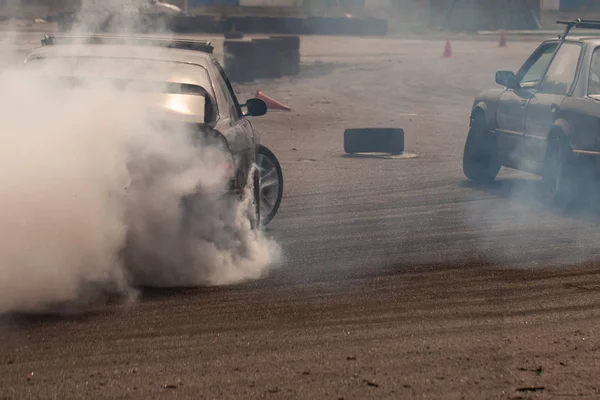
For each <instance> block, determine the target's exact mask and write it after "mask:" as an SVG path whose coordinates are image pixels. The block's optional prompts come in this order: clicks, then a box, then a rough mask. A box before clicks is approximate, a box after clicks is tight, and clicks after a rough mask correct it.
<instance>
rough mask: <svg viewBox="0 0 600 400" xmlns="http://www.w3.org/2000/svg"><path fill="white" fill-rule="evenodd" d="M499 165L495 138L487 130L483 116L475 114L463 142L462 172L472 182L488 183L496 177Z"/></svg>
mask: <svg viewBox="0 0 600 400" xmlns="http://www.w3.org/2000/svg"><path fill="white" fill-rule="evenodd" d="M501 167H502V165H501V164H500V162H499V161H498V152H497V148H496V138H495V137H494V136H493V135H491V134H490V133H489V132H487V130H486V121H485V116H483V115H482V114H476V115H475V116H474V118H473V121H472V122H471V129H469V134H468V135H467V141H466V143H465V150H464V153H463V172H464V174H465V176H466V177H467V178H469V179H470V180H472V181H473V182H476V183H490V182H492V181H493V180H494V179H496V176H498V173H499V172H500V168H501Z"/></svg>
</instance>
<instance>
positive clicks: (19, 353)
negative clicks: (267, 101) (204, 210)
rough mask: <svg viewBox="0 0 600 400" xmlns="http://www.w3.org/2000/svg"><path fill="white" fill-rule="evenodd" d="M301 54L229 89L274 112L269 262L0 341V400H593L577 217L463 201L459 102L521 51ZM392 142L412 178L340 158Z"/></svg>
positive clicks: (406, 46)
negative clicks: (289, 66) (366, 143)
mask: <svg viewBox="0 0 600 400" xmlns="http://www.w3.org/2000/svg"><path fill="white" fill-rule="evenodd" d="M452 46H453V51H454V58H452V59H442V58H441V57H440V56H441V54H442V52H443V49H444V42H443V41H425V40H412V41H410V40H399V39H390V38H383V39H382V38H369V39H348V38H316V37H314V38H303V42H302V49H303V65H302V74H301V76H300V77H297V78H284V79H280V80H277V81H265V82H254V83H253V84H251V85H238V86H237V87H236V88H237V90H238V91H239V92H240V96H241V97H242V98H245V97H249V96H251V95H252V93H253V92H254V91H255V90H256V89H260V90H262V91H264V92H265V93H267V94H269V95H271V96H272V97H274V98H276V99H278V100H280V101H282V102H284V103H286V104H288V105H290V106H291V107H292V110H293V111H292V112H287V113H286V112H272V113H270V114H269V115H267V116H265V117H263V118H261V119H256V120H255V121H254V122H253V123H254V124H255V126H256V127H257V128H259V129H260V130H261V132H262V141H263V142H264V143H265V144H266V145H267V146H268V147H270V148H271V149H272V150H273V151H274V152H275V154H277V156H278V157H279V158H280V161H281V163H282V166H283V169H284V174H285V197H284V200H283V204H282V206H281V209H280V212H279V214H278V215H277V217H276V219H275V220H274V221H273V222H272V224H271V225H269V235H271V236H273V237H275V238H276V239H277V240H278V242H279V243H280V244H281V246H282V248H283V249H284V252H285V257H286V259H285V261H284V262H283V263H282V265H281V266H280V267H279V268H277V269H275V270H273V271H271V273H270V274H269V276H267V277H266V278H265V279H262V280H258V281H254V282H249V283H245V284H241V285H236V286H232V287H219V288H194V289H181V290H149V291H146V292H144V294H143V297H142V299H141V300H140V301H139V302H138V303H137V304H135V305H134V306H133V307H131V308H128V309H121V308H114V307H107V308H106V309H105V310H101V311H99V312H97V313H93V314H91V315H86V316H76V317H64V316H62V317H58V316H57V317H31V316H19V317H11V318H5V319H3V320H2V322H1V323H0V398H2V399H24V398H60V399H66V398H144V399H148V398H194V399H205V398H206V399H213V398H243V399H249V398H333V399H369V398H377V399H381V398H394V399H396V398H445V399H446V398H447V399H454V398H502V399H525V398H571V397H582V398H596V397H597V396H598V395H599V394H600V384H599V383H598V376H599V373H600V361H599V358H598V356H599V355H600V351H599V349H600V347H599V345H600V340H599V339H598V322H599V321H600V317H599V313H600V303H599V300H600V284H599V282H598V278H599V274H600V273H599V272H598V270H597V268H595V265H594V264H595V263H594V260H595V258H596V256H597V254H598V251H599V250H600V245H599V244H598V243H600V242H599V241H598V238H599V236H600V234H599V233H598V229H597V227H598V218H597V213H596V211H595V210H594V207H587V206H586V207H582V208H581V209H580V210H576V211H575V212H573V213H570V214H568V215H563V214H561V213H558V212H556V211H554V210H552V209H551V208H548V207H546V206H544V204H543V201H542V200H541V199H540V198H539V196H538V195H537V194H536V193H537V192H536V190H537V188H538V186H539V182H538V180H537V179H536V178H535V177H532V176H530V175H527V174H523V173H517V172H514V171H503V172H502V174H501V176H500V178H499V181H498V182H497V183H496V184H494V185H491V186H489V187H476V186H474V185H471V184H469V183H468V182H467V181H466V180H465V178H464V177H463V175H462V170H461V157H462V149H463V145H464V140H465V137H466V133H467V127H468V115H469V110H470V106H471V102H472V99H473V96H474V95H475V94H476V93H477V92H478V91H479V90H483V89H485V88H488V87H491V86H493V78H494V72H495V70H496V69H499V68H512V69H516V68H517V67H518V66H519V65H520V64H521V63H522V61H523V60H524V59H525V57H526V56H527V55H528V54H529V53H530V52H531V51H532V50H533V49H534V48H535V47H536V43H533V42H528V43H509V47H508V48H498V46H497V43H495V42H485V41H454V42H452ZM370 126H374V127H377V126H390V127H402V128H404V129H405V132H406V150H407V151H408V152H411V153H415V154H417V155H418V157H417V158H412V159H391V160H390V159H376V158H360V159H359V158H351V157H346V156H344V154H343V143H342V137H343V131H344V129H345V128H348V127H370Z"/></svg>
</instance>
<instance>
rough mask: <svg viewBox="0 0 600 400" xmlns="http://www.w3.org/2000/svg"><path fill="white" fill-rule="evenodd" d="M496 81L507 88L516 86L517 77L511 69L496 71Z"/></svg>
mask: <svg viewBox="0 0 600 400" xmlns="http://www.w3.org/2000/svg"><path fill="white" fill-rule="evenodd" d="M496 83H497V84H498V85H502V86H506V87H507V88H509V89H515V88H516V87H518V83H519V82H518V78H517V76H516V75H515V73H514V72H512V71H496Z"/></svg>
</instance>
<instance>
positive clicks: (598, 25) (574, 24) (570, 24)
mask: <svg viewBox="0 0 600 400" xmlns="http://www.w3.org/2000/svg"><path fill="white" fill-rule="evenodd" d="M556 23H557V24H559V25H566V27H565V32H564V33H563V34H562V36H559V37H558V38H559V39H560V40H565V39H566V38H567V35H568V34H569V32H571V29H573V28H579V29H600V20H594V19H581V18H577V19H576V20H573V21H562V20H558V21H556Z"/></svg>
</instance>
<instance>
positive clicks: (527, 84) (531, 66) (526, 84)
mask: <svg viewBox="0 0 600 400" xmlns="http://www.w3.org/2000/svg"><path fill="white" fill-rule="evenodd" d="M557 47H558V43H556V42H552V43H547V44H545V45H543V46H542V47H540V48H539V49H538V51H537V52H536V53H534V54H533V56H532V57H531V58H530V59H529V60H527V62H526V63H525V65H523V67H522V68H521V70H520V71H519V77H521V81H520V85H521V87H522V88H534V87H536V86H537V85H538V84H539V83H540V81H541V80H542V77H543V76H544V73H545V72H546V69H547V68H548V65H549V64H550V61H551V60H552V56H553V55H554V52H555V51H556V48H557Z"/></svg>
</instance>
